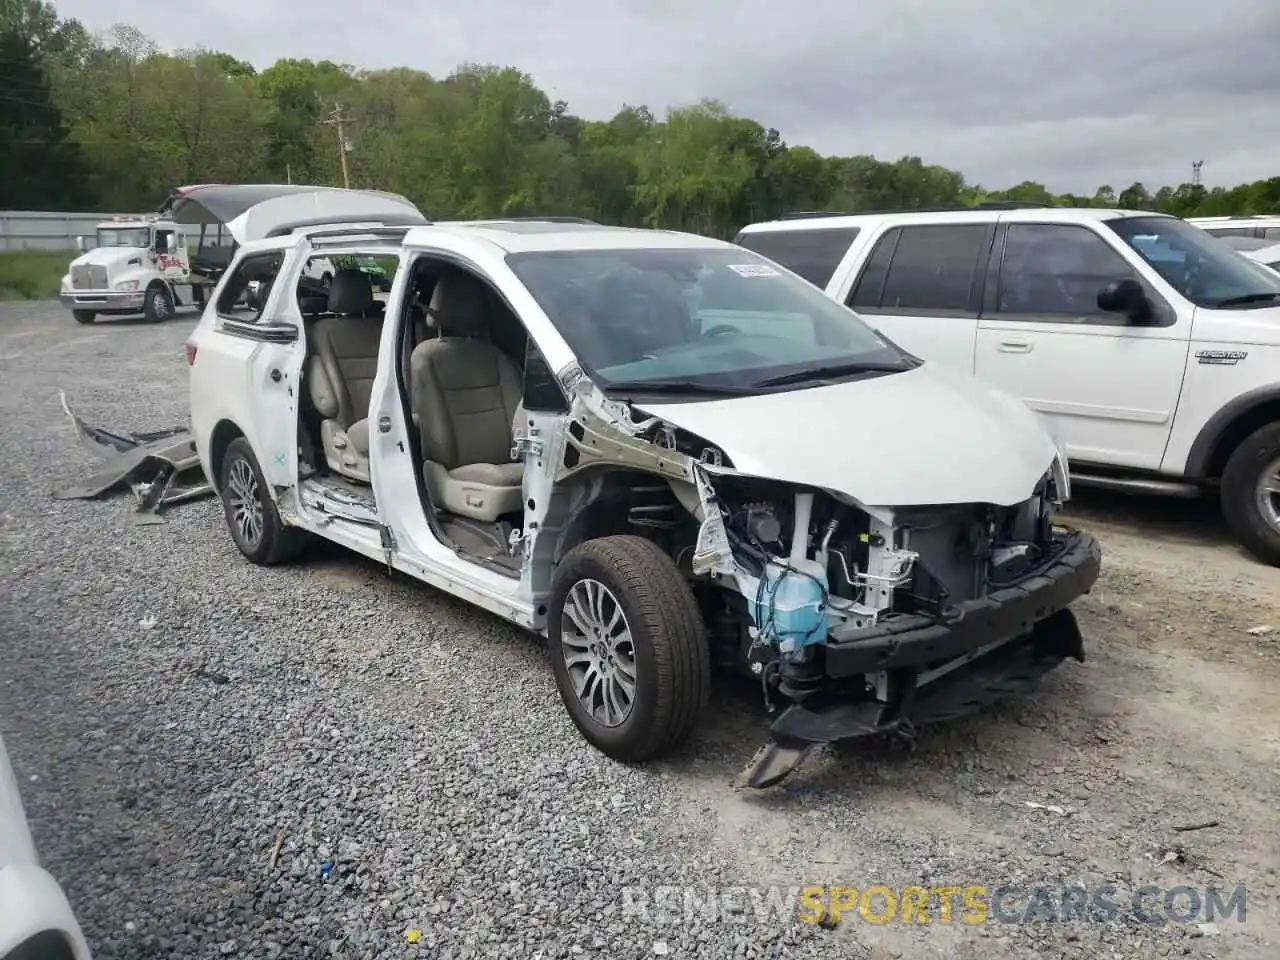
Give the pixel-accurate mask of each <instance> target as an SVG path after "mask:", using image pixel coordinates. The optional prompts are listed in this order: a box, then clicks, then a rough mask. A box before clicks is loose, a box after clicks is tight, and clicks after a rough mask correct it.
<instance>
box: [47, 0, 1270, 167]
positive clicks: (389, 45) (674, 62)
mask: <svg viewBox="0 0 1280 960" xmlns="http://www.w3.org/2000/svg"><path fill="white" fill-rule="evenodd" d="M54 2H55V6H56V7H57V8H58V10H59V12H60V13H62V15H63V16H72V17H77V18H78V19H80V20H81V21H82V22H83V23H84V24H85V25H86V26H88V27H90V28H91V29H94V30H105V29H107V28H108V27H110V26H111V24H112V23H116V22H125V23H131V24H133V25H135V26H137V27H139V28H140V29H141V30H142V31H143V32H144V33H146V34H147V35H148V36H150V37H151V38H152V39H154V40H155V41H157V42H158V43H159V44H160V45H161V46H162V47H164V48H168V49H173V48H178V47H189V46H193V45H197V44H199V45H203V46H207V47H211V48H214V49H218V50H224V51H226V52H227V53H231V54H233V55H235V56H237V57H239V58H241V59H245V60H248V61H250V62H252V63H253V64H255V65H256V66H258V67H265V66H268V65H270V64H271V62H273V61H274V60H276V59H277V58H280V57H306V58H310V59H313V60H320V59H330V60H335V61H338V62H340V63H350V64H354V65H356V66H358V67H364V68H379V67H390V66H410V67H416V68H418V69H422V70H426V71H428V72H429V73H432V74H434V75H437V76H443V75H445V74H447V73H448V72H449V71H450V70H451V69H452V68H453V67H454V66H456V65H457V64H459V63H461V62H464V61H472V62H481V63H497V64H502V65H513V66H517V67H519V68H521V69H522V70H525V71H527V72H528V73H530V74H532V75H533V76H534V78H535V79H536V80H537V82H538V83H539V85H540V86H541V87H542V88H543V89H544V90H545V91H546V92H547V93H548V94H549V95H550V96H551V97H552V99H564V100H567V101H568V102H569V105H570V109H571V110H573V111H574V112H575V113H578V114H580V115H582V116H585V117H588V118H591V119H601V118H606V117H608V116H611V115H612V114H613V113H614V112H615V111H616V110H617V109H618V107H619V106H620V105H621V104H622V103H624V102H625V103H631V104H648V105H649V106H650V107H651V108H653V109H654V110H655V112H659V113H660V112H661V111H662V110H663V109H665V108H666V107H668V106H680V105H682V104H687V103H690V102H694V101H697V100H699V99H702V98H705V97H711V98H716V99H719V100H723V101H725V102H726V103H727V104H728V105H729V106H730V107H731V108H732V109H733V110H734V111H735V112H737V113H740V114H743V115H746V116H750V117H753V118H755V119H757V120H759V121H761V122H762V123H764V124H766V125H768V126H775V127H777V128H778V129H779V130H781V131H782V134H783V136H784V138H785V139H786V140H787V141H788V142H790V143H793V144H808V145H810V146H812V147H814V148H816V149H818V150H820V151H822V152H824V153H844V154H847V153H870V154H874V155H875V156H877V157H880V158H882V159H892V158H894V157H898V156H902V155H904V154H916V155H919V156H921V157H923V158H924V160H925V161H926V162H929V163H940V164H944V165H946V166H949V167H953V168H956V169H959V170H961V171H962V172H963V173H964V174H965V176H966V177H967V178H968V179H969V180H970V182H976V183H981V184H983V185H985V186H988V187H996V186H1008V185H1011V184H1012V183H1015V182H1018V181H1021V180H1038V181H1041V182H1043V183H1046V184H1047V185H1048V186H1049V187H1050V188H1051V189H1054V190H1057V191H1065V190H1074V191H1088V192H1092V191H1093V190H1094V189H1095V188H1096V187H1097V186H1098V185H1099V184H1102V183H1109V184H1111V185H1112V186H1114V187H1115V189H1116V190H1120V189H1122V188H1123V187H1125V186H1127V185H1128V184H1129V183H1131V182H1132V181H1134V180H1141V181H1143V182H1144V183H1145V184H1146V185H1147V186H1148V187H1151V188H1152V189H1154V187H1155V186H1158V185H1161V184H1165V183H1175V184H1176V183H1178V182H1180V181H1183V180H1187V179H1189V178H1190V170H1191V162H1192V161H1193V160H1204V161H1205V164H1204V179H1205V182H1206V183H1208V184H1211V185H1212V184H1234V183H1239V182H1241V181H1245V180H1255V179H1258V178H1261V177H1269V176H1278V175H1280V57H1277V56H1276V45H1277V42H1278V41H1280V0H1073V2H1071V3H1067V2H1063V0H967V2H961V3H955V4H951V3H947V2H945V0H790V2H777V0H770V2H762V0H689V2H687V3H678V2H676V0H538V2H535V3H526V2H520V0H469V2H462V0H457V2H452V3H448V4H445V3H439V2H432V0H417V2H415V0H385V2H383V3H379V4H376V5H372V4H371V5H361V4H357V3H352V2H351V0H184V2H182V3H178V4H171V3H156V2H154V0H112V2H111V3H104V2H103V0H54ZM108 11H109V12H108Z"/></svg>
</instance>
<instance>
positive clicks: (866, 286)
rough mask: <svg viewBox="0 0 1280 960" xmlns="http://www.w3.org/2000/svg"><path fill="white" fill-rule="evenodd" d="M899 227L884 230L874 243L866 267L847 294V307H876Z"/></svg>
mask: <svg viewBox="0 0 1280 960" xmlns="http://www.w3.org/2000/svg"><path fill="white" fill-rule="evenodd" d="M900 233H902V229H901V228H900V227H894V228H893V229H892V230H886V231H885V234H884V236H883V237H881V238H880V239H879V240H877V241H876V248H875V249H874V250H872V251H871V256H870V257H869V258H868V259H867V265H866V266H865V267H863V268H862V276H860V277H858V282H857V284H855V285H854V288H853V291H852V292H851V293H850V294H849V306H851V307H855V308H859V307H878V306H880V294H882V293H883V292H884V281H885V278H886V277H888V275H889V262H890V261H891V260H892V259H893V251H894V250H895V249H896V248H897V246H898V235H899V234H900Z"/></svg>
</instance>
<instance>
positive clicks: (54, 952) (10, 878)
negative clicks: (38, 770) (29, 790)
mask: <svg viewBox="0 0 1280 960" xmlns="http://www.w3.org/2000/svg"><path fill="white" fill-rule="evenodd" d="M89 956H90V955H89V946H88V944H87V943H86V941H85V938H84V934H83V933H82V932H81V930H80V925H79V923H78V922H77V921H76V917H75V914H74V913H73V911H72V909H71V905H70V903H68V901H67V897H66V894H64V893H63V891H62V888H61V887H60V886H59V885H58V881H57V880H55V879H54V878H53V877H52V876H51V875H50V874H49V873H48V871H46V870H45V869H44V868H43V867H42V866H41V865H40V861H39V858H38V857H37V855H36V849H35V844H34V843H33V842H32V840H31V831H30V829H29V827H28V825H27V819H26V815H25V813H24V811H23V808H22V799H21V797H20V796H19V795H18V784H17V780H16V778H15V777H14V774H13V769H12V767H11V766H10V765H9V756H8V754H7V753H6V751H5V746H4V739H3V738H2V737H0V958H3V960H89Z"/></svg>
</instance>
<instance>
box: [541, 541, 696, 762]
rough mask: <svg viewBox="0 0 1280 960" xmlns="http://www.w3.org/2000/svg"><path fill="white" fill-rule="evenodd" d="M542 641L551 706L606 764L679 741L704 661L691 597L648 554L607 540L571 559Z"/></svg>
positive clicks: (667, 567)
mask: <svg viewBox="0 0 1280 960" xmlns="http://www.w3.org/2000/svg"><path fill="white" fill-rule="evenodd" d="M547 635H548V638H549V644H550V648H551V661H552V669H553V670H554V671H555V677H556V686H557V688H558V689H559V691H560V698H561V700H562V701H563V702H564V705H565V708H566V709H567V710H568V711H569V716H570V717H571V718H572V720H573V723H574V725H575V726H576V727H577V728H578V730H579V732H581V734H582V735H583V736H584V737H585V738H586V739H587V740H588V741H589V742H590V743H591V744H592V745H593V746H595V747H596V748H597V749H598V750H600V751H601V752H602V753H604V754H605V755H606V756H609V757H612V758H613V759H615V760H621V761H624V762H637V761H642V760H647V759H649V758H651V757H654V756H657V755H659V754H662V753H665V752H668V751H670V750H672V749H674V748H675V747H677V746H679V745H680V744H681V743H683V742H684V741H685V740H687V739H688V738H689V736H690V734H691V733H692V732H693V730H694V728H695V727H696V725H697V722H698V720H699V718H700V717H701V715H702V711H703V708H704V707H705V706H706V702H707V696H708V692H709V689H710V685H711V665H710V654H709V651H708V649H707V642H706V637H705V633H704V630H703V625H702V618H701V615H700V612H699V610H698V605H697V602H696V601H695V600H694V598H693V593H692V592H691V591H690V589H689V585H688V583H687V582H686V581H685V579H684V577H683V576H682V575H681V574H680V571H679V570H678V569H677V568H676V565H675V563H673V562H672V560H671V558H670V557H668V556H667V555H666V554H665V553H664V552H663V551H662V550H661V549H659V548H658V547H657V546H656V545H655V544H653V543H651V542H650V541H648V540H645V539H643V538H641V537H634V536H616V537H602V538H600V539H598V540H588V541H587V542H585V543H582V544H580V545H579V546H577V547H575V548H574V549H573V550H571V551H570V552H569V553H568V554H567V555H566V556H565V558H564V559H563V560H562V561H561V562H560V565H559V566H558V567H557V569H556V574H555V577H554V579H553V581H552V586H551V598H550V604H549V608H548V614H547Z"/></svg>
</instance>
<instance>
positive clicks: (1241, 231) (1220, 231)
mask: <svg viewBox="0 0 1280 960" xmlns="http://www.w3.org/2000/svg"><path fill="white" fill-rule="evenodd" d="M1204 232H1205V233H1207V234H1209V236H1211V237H1252V236H1253V227H1205V228H1204Z"/></svg>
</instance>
